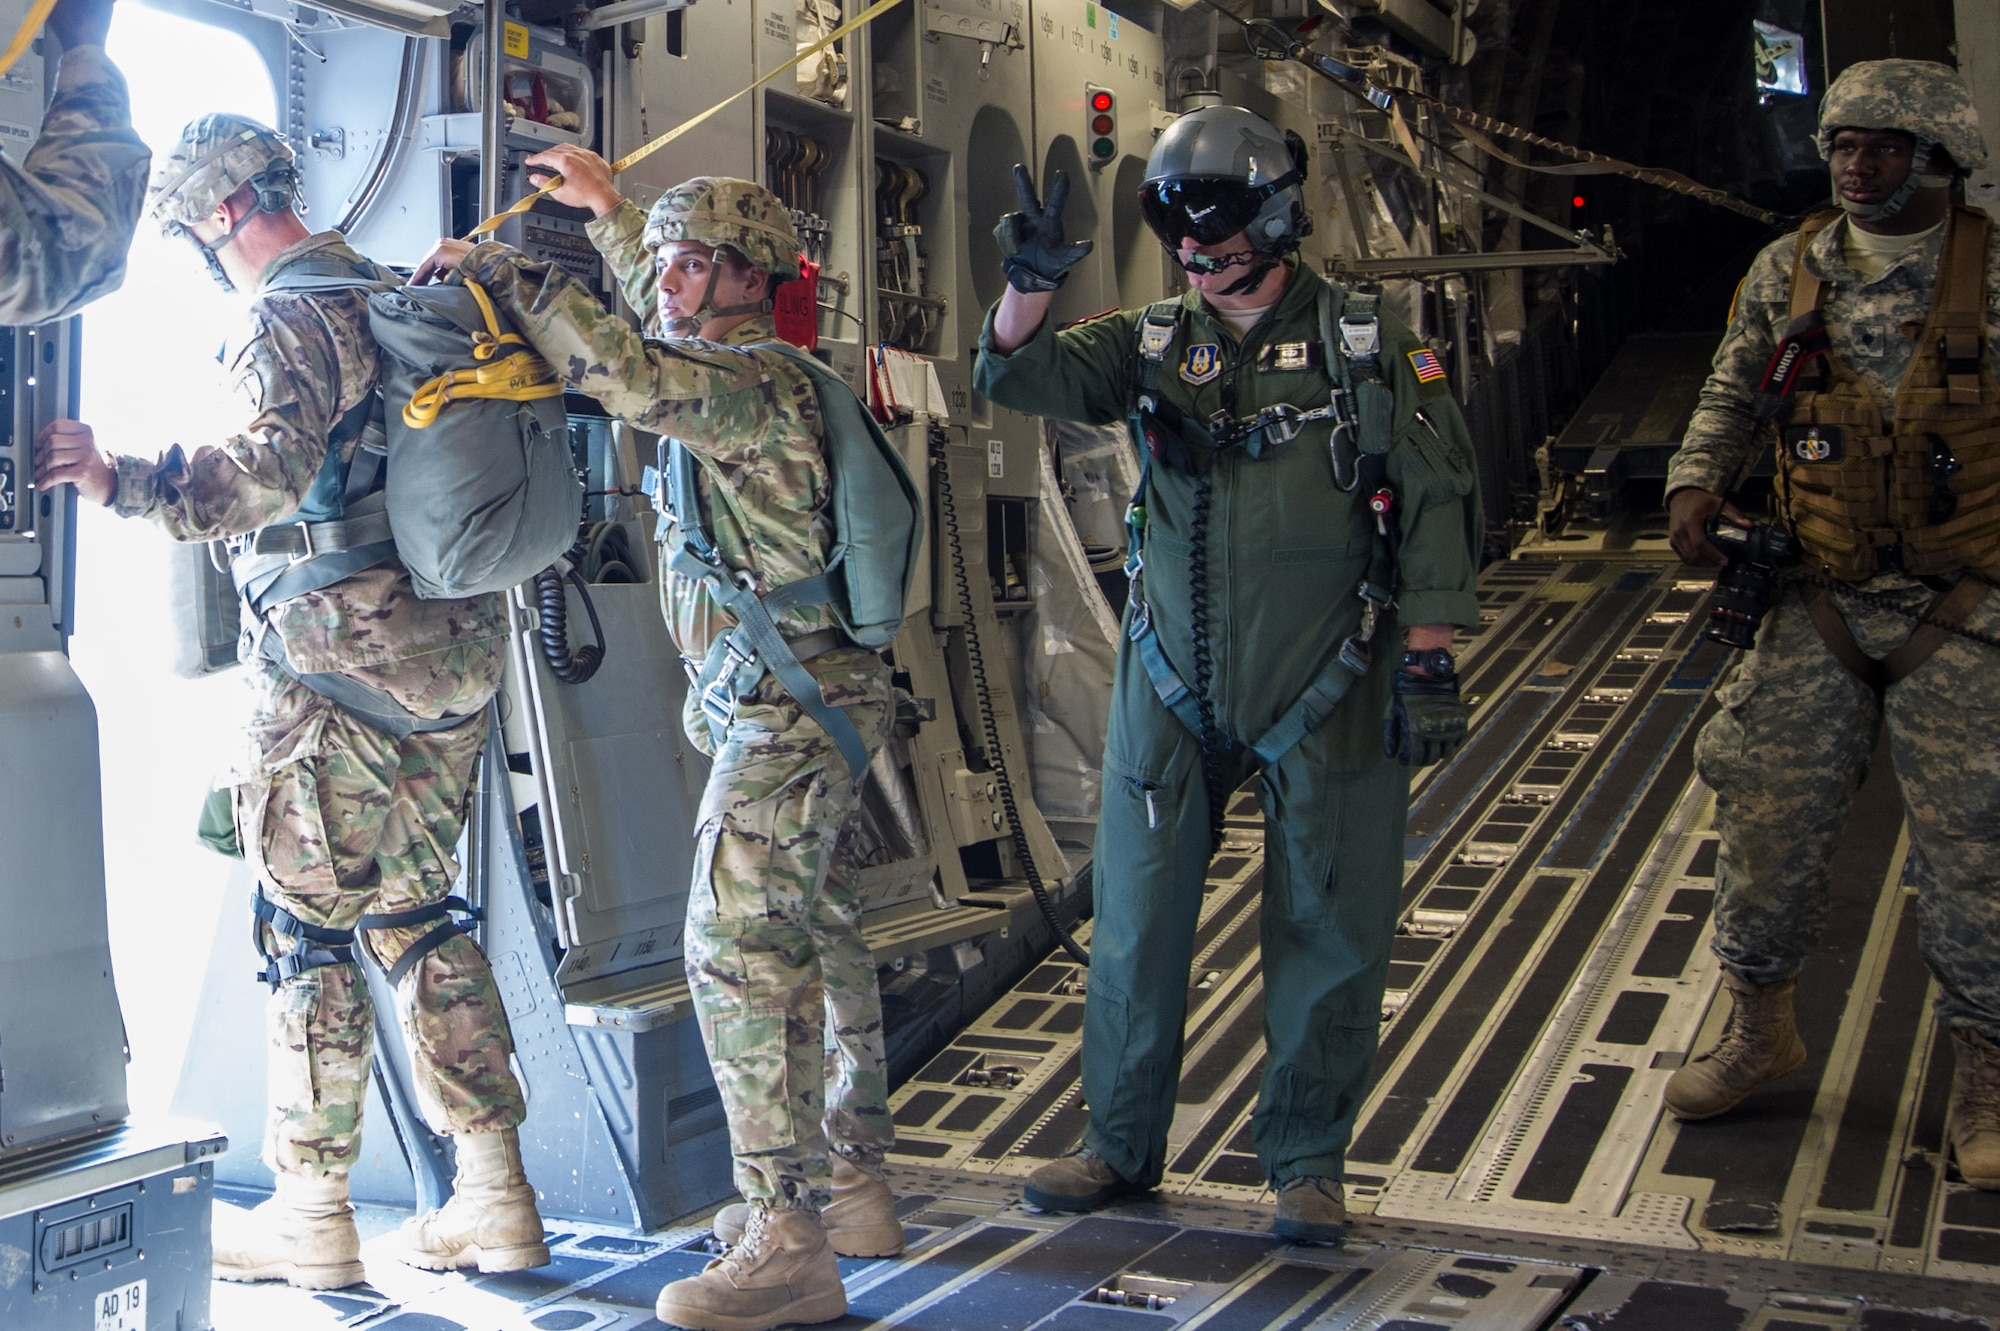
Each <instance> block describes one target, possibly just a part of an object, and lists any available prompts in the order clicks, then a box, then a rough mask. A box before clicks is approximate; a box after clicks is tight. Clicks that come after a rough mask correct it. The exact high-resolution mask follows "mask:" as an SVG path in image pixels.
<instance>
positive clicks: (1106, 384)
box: [972, 305, 1140, 425]
mask: <svg viewBox="0 0 2000 1331" xmlns="http://www.w3.org/2000/svg"><path fill="white" fill-rule="evenodd" d="M998 308H999V307H998V306H997V305H996V306H995V307H994V310H997V309H998ZM994 310H989V311H987V314H986V326H985V327H984V328H983V329H981V330H980V333H979V358H978V359H977V360H976V361H975V362H974V363H973V367H972V384H973V387H974V388H975V389H977V390H978V392H979V394H980V396H982V397H984V398H986V399H987V400H988V401H991V402H997V403H999V404H1000V405H1001V406H1003V407H1007V408H1010V409H1012V410H1014V411H1020V412H1026V413H1028V414H1030V415H1034V416H1048V417H1051V418H1052V419H1055V420H1063V421H1077V422H1079V423H1081V424H1085V425H1114V424H1116V423H1117V422H1119V421H1122V420H1124V419H1125V412H1126V396H1127V394H1126V376H1127V373H1128V371H1127V365H1128V363H1129V362H1130V360H1131V358H1132V339H1133V336H1134V333H1133V329H1134V327H1135V325H1136V323H1137V321H1138V318H1139V313H1140V312H1139V311H1131V310H1120V311H1118V312H1117V313H1115V314H1107V315H1105V316H1103V317H1102V318H1098V319H1090V320H1086V321H1085V322H1083V323H1080V324H1078V325H1076V326H1075V327H1073V328H1065V329H1062V330H1061V331H1057V330H1056V328H1055V326H1054V325H1053V323H1052V322H1051V321H1050V320H1047V319H1044V320H1043V321H1042V326H1041V327H1040V328H1038V329H1036V330H1035V335H1034V337H1032V338H1030V339H1029V340H1028V341H1027V343H1026V344H1025V345H1023V346H1019V347H1016V348H1015V349H1014V351H1013V353H1012V354H1011V355H1010V354H1003V353H1002V352H1001V351H1000V350H999V349H998V348H996V347H995V346H994V345H993V318H994Z"/></svg>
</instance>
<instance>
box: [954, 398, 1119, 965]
mask: <svg viewBox="0 0 2000 1331" xmlns="http://www.w3.org/2000/svg"><path fill="white" fill-rule="evenodd" d="M930 446H931V475H932V476H933V477H934V478H935V480H936V489H937V511H938V519H939V521H940V522H942V523H943V525H944V539H945V547H946V549H947V550H949V551H950V554H951V579H952V585H953V586H954V587H955V588H956V589H957V591H958V605H959V613H960V614H962V615H963V616H964V617H965V659H966V663H967V664H968V665H970V666H971V667H972V692H973V696H974V697H975V698H977V699H978V700H979V724H980V729H981V731H982V732H983V733H984V734H985V737H986V761H987V763H988V765H989V766H991V767H992V769H993V784H994V785H995V786H997V787H999V789H1000V806H1001V808H1002V809H1004V810H1005V811H1006V814H1007V829H1008V833H1009V839H1010V840H1011V841H1012V842H1013V844H1014V854H1015V856H1016V858H1018V859H1019V860H1020V861H1021V872H1022V873H1023V874H1024V875H1026V877H1027V879H1028V890H1029V891H1030V892H1032V893H1034V894H1035V904H1036V905H1037V906H1039V907H1041V910H1042V918H1043V919H1045V920H1047V921H1048V922H1049V928H1050V929H1052V930H1054V931H1055V936H1056V941H1057V942H1058V943H1060V944H1062V950H1063V951H1065V952H1067V953H1068V954H1069V956H1070V959H1071V960H1072V961H1074V962H1076V964H1077V965H1079V966H1085V967H1088V966H1089V965H1090V954H1089V953H1088V952H1086V951H1084V950H1083V946H1082V945H1081V944H1079V943H1078V942H1077V941H1076V939H1075V937H1074V936H1073V935H1071V933H1070V931H1069V929H1068V928H1067V927H1065V926H1064V924H1063V922H1062V918H1061V917H1060V916H1058V915H1057V914H1056V903H1055V902H1053V901H1051V900H1049V892H1048V888H1046V887H1045V886H1043V884H1042V875H1041V871H1040V870H1038V869H1037V868H1036V867H1035V855H1034V852H1033V851H1032V850H1031V849H1029V847H1028V833H1027V831H1026V829H1025V828H1023V827H1022V825H1021V810H1020V806H1019V805H1018V803H1017V802H1016V801H1015V798H1014V780H1013V777H1012V776H1011V775H1010V774H1009V773H1008V771H1007V753H1006V750H1005V749H1003V748H1002V747H1001V745H1000V722H999V720H998V719H997V718H996V717H995V716H994V715H993V704H992V702H991V701H990V700H991V698H992V692H991V689H990V688H989V686H988V684H987V682H986V655H985V653H984V652H983V651H981V650H980V645H979V618H978V615H977V614H976V613H975V611H974V607H973V601H972V578H971V576H970V575H969V574H967V572H966V570H965V546H964V544H963V542H961V541H960V539H959V534H958V505H957V504H956V503H954V502H953V499H952V492H951V462H950V459H949V458H947V457H946V455H945V433H944V429H943V428H942V427H941V426H936V425H933V426H932V427H931V430H930Z"/></svg>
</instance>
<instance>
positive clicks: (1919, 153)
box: [1833, 139, 1951, 222]
mask: <svg viewBox="0 0 2000 1331" xmlns="http://www.w3.org/2000/svg"><path fill="white" fill-rule="evenodd" d="M1936 146H1937V144H1936V143H1935V142H1934V141H1933V140H1931V139H1918V140H1917V141H1916V143H1915V144H1914V145H1913V146H1912V147H1911V150H1910V163H1911V166H1910V174H1909V175H1907V176H1905V177H1903V183H1902V184H1901V185H1898V186H1897V187H1896V192H1895V193H1894V194H1891V195H1890V196H1889V197H1888V198H1886V199H1884V200H1882V202H1880V203H1855V202H1854V201H1853V200H1851V199H1845V198H1842V197H1841V194H1840V186H1839V185H1838V184H1837V183H1836V184H1835V185H1834V189H1833V201H1834V202H1835V203H1836V204H1838V205H1839V206H1840V208H1841V209H1842V210H1843V211H1844V212H1846V214H1847V215H1848V216H1849V217H1851V218H1853V219H1854V220H1855V221H1857V222H1886V221H1888V220H1889V219H1890V218H1892V217H1894V216H1895V215H1896V214H1897V213H1900V212H1902V211H1903V209H1904V208H1905V207H1907V206H1908V205H1909V202H1910V200H1911V199H1914V198H1915V197H1916V196H1917V191H1918V190H1920V189H1950V188H1951V177H1950V176H1949V175H1943V176H1934V175H1931V174H1930V173H1929V172H1927V171H1922V170H1919V169H1918V168H1919V167H1920V166H1927V165H1929V164H1930V160H1931V151H1932V149H1934V148H1935V147H1936Z"/></svg>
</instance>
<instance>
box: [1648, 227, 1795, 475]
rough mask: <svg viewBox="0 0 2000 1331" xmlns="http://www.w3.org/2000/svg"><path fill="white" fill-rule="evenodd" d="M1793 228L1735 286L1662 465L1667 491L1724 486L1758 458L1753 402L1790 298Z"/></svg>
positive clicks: (1762, 255) (1793, 242) (1767, 365)
mask: <svg viewBox="0 0 2000 1331" xmlns="http://www.w3.org/2000/svg"><path fill="white" fill-rule="evenodd" d="M1797 243H1798V237H1797V235H1796V233H1794V234H1793V235H1789V236H1786V237H1784V238H1783V239H1781V240H1778V241H1775V242H1774V243H1772V244H1771V245H1769V246H1766V247H1765V249H1764V251H1763V252H1762V253H1761V254H1759V255H1758V256H1757V258H1756V260H1755V261H1754V262H1753V263H1752V264H1751V265H1750V272H1749V273H1748V275H1746V276H1745V277H1744V279H1743V283H1742V285H1741V286H1739V287H1737V289H1736V300H1735V304H1734V306H1733V307H1732V308H1731V310H1730V312H1729V327H1728V329H1727V331H1725V332H1724V333H1723V335H1722V344H1721V345H1720V346H1718V347H1717V348H1716V349H1715V365H1714V368H1713V369H1712V370H1710V371H1709V376H1708V381H1707V382H1706V383H1704V384H1703V385H1702V386H1701V397H1700V399H1699V400H1698V401H1697V402H1696V404H1695V409H1694V415H1693V416H1692V417H1691V418H1690V419H1689V421H1688V427H1687V433H1686V434H1685V435H1684V436H1682V438H1681V446H1680V450H1679V451H1678V452H1676V453H1675V454H1674V456H1673V460H1672V462H1670V463H1669V464H1668V467H1667V494H1668V496H1669V497H1671V496H1672V495H1673V493H1674V491H1676V490H1685V489H1689V488H1693V489H1697V490H1706V491H1708V492H1709V493H1711V494H1727V493H1728V492H1729V491H1730V490H1733V489H1734V488H1736V485H1737V483H1738V482H1739V481H1740V480H1741V479H1742V477H1743V476H1744V475H1745V474H1746V473H1747V472H1748V471H1749V469H1750V467H1751V464H1753V463H1754V462H1755V461H1756V460H1757V452H1758V434H1759V431H1758V428H1757V426H1758V421H1757V416H1756V412H1755V410H1754V408H1753V406H1752V403H1753V401H1754V400H1755V398H1756V395H1757V389H1758V387H1759V386H1760V385H1761V384H1762V383H1763V381H1764V371H1765V370H1766V368H1768V367H1769V365H1770V363H1771V355H1772V353H1773V352H1774V351H1775V350H1776V349H1777V344H1778V338H1779V336H1780V334H1781V333H1782V331H1783V329H1784V327H1785V325H1786V324H1787V323H1789V322H1790V320H1789V318H1788V317H1787V316H1788V314H1789V312H1790V307H1791V299H1792V252H1793V250H1794V248H1795V246H1796V245H1797Z"/></svg>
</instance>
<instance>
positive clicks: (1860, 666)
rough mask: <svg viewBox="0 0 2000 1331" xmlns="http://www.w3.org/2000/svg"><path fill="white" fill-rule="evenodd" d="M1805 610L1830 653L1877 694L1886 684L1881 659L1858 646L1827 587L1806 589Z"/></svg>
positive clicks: (1849, 672) (1852, 632)
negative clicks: (1878, 659) (1808, 590)
mask: <svg viewBox="0 0 2000 1331" xmlns="http://www.w3.org/2000/svg"><path fill="white" fill-rule="evenodd" d="M1806 613H1807V614H1808V615H1810V616H1811V617H1812V623H1813V627H1814V628H1816V629H1818V630H1819V640H1820V641H1821V642H1823V643H1825V644H1826V649H1827V650H1828V651H1829V652H1832V653H1833V659H1834V660H1836V661H1838V662H1840V663H1841V664H1842V665H1844V666H1846V667H1847V673H1848V674H1850V675H1852V676H1854V677H1855V678H1856V679H1858V680H1860V681H1861V682H1862V683H1863V684H1866V685H1867V686H1868V688H1869V689H1870V691H1872V692H1874V693H1878V694H1879V693H1881V692H1882V690H1883V689H1884V688H1886V687H1888V681H1887V680H1886V679H1884V678H1883V670H1882V663H1881V662H1880V661H1877V660H1876V659H1875V658H1874V657H1872V656H1870V655H1869V654H1868V653H1866V652H1864V651H1862V650H1861V644H1860V643H1858V642H1856V641H1855V640H1854V631H1853V630H1852V629H1850V628H1848V627H1847V621H1846V620H1845V619H1843V618H1841V614H1840V611H1838V610H1836V609H1834V606H1833V600H1832V598H1831V597H1829V596H1828V595H1827V594H1826V588H1824V587H1815V588H1813V589H1812V590H1811V591H1810V592H1808V593H1806ZM1913 636H1914V635H1913ZM1939 636H1940V637H1942V636H1943V635H1939Z"/></svg>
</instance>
